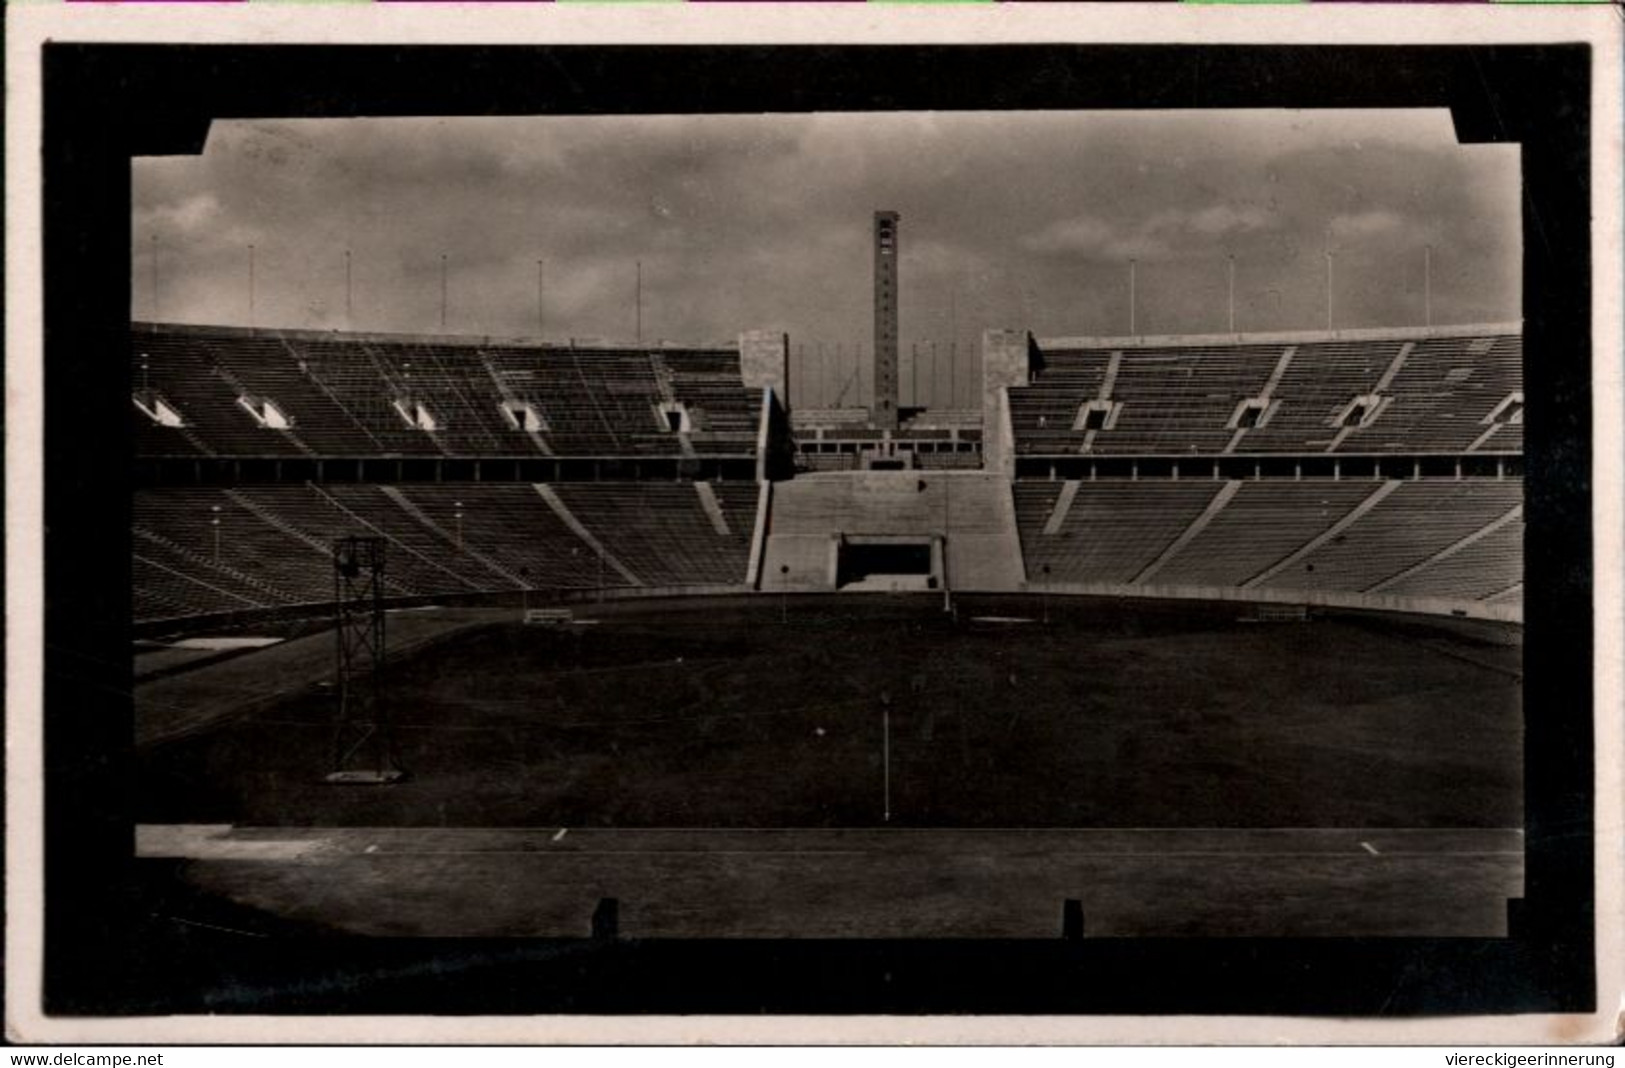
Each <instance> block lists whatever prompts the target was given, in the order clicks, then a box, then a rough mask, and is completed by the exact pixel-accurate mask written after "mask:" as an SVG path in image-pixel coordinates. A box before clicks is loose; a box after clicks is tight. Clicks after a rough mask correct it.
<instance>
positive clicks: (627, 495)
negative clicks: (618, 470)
mask: <svg viewBox="0 0 1625 1068" xmlns="http://www.w3.org/2000/svg"><path fill="white" fill-rule="evenodd" d="M543 490H545V491H547V493H546V494H544V493H543V492H541V491H543ZM759 492H760V491H759V488H758V487H757V485H756V484H755V483H748V484H746V483H741V484H703V485H697V484H694V483H672V484H651V483H637V482H625V483H581V484H572V483H554V484H552V485H549V486H537V485H533V484H531V483H525V482H510V483H502V482H490V483H474V482H465V483H412V484H405V485H395V486H379V485H367V484H363V485H343V484H339V485H316V484H294V485H254V486H242V487H235V488H231V489H222V488H163V489H150V490H142V491H140V492H138V493H137V494H136V495H135V508H134V554H133V555H134V557H135V564H134V572H133V590H134V602H135V610H136V613H137V614H136V619H137V620H151V619H178V618H183V617H185V616H195V615H206V614H211V613H220V612H240V611H245V610H250V609H259V608H281V607H287V606H290V605H300V604H321V603H325V602H327V601H330V600H331V599H332V597H333V592H334V587H333V572H332V558H331V546H332V543H333V541H334V540H335V539H337V538H339V537H341V536H344V535H349V534H358V535H372V536H381V537H383V538H385V539H386V546H385V549H386V556H387V561H388V563H387V569H386V589H385V592H386V595H387V596H390V597H429V596H446V595H462V594H471V593H501V592H517V591H520V590H525V589H530V590H540V591H551V592H555V593H569V592H571V591H578V592H580V591H589V590H593V589H595V588H599V587H600V586H602V587H604V588H614V587H649V588H665V587H684V586H705V587H726V586H735V587H737V586H742V585H743V583H744V581H745V574H746V570H747V566H748V563H749V554H750V546H751V541H752V536H753V534H754V531H755V524H756V507H757V505H756V497H757V494H758V493H759ZM548 495H551V496H553V497H554V498H555V499H557V500H559V501H561V502H564V507H565V509H566V510H567V514H561V512H560V511H559V509H557V508H555V507H553V506H552V505H550V503H549V501H548V499H547V498H548ZM707 496H709V498H710V501H711V502H712V504H713V505H714V508H713V507H711V506H710V505H708V503H707V501H706V499H705V498H706V497H707ZM215 508H219V512H216V511H215V510H214V509H215ZM217 516H218V518H219V519H220V524H219V527H218V530H219V549H218V553H217V552H216V549H215V530H216V527H215V526H214V524H213V520H214V519H215V518H216V517H217ZM724 528H725V529H726V533H724ZM600 547H602V548H603V549H604V551H605V553H606V554H607V561H606V564H605V565H604V566H603V567H600V563H599V559H598V558H599V548H600ZM623 561H624V562H623ZM623 568H624V570H623Z"/></svg>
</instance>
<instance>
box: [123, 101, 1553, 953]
mask: <svg viewBox="0 0 1625 1068" xmlns="http://www.w3.org/2000/svg"><path fill="white" fill-rule="evenodd" d="M1011 158H1019V159H1021V160H1023V163H1024V166H1023V167H1022V168H1021V170H1020V171H1019V173H1017V174H1015V175H1012V176H1010V177H1008V178H1006V179H1004V180H1001V181H997V182H989V181H987V180H986V176H987V175H988V174H990V173H996V172H997V168H998V163H999V161H1000V160H1004V159H1011ZM403 161H409V163H408V165H406V166H404V167H403V165H402V162H403ZM134 168H135V169H134V172H133V178H132V181H133V189H132V197H133V199H132V239H133V240H132V246H133V252H134V258H133V259H132V262H131V277H132V279H134V280H135V285H134V286H133V291H132V300H133V307H132V323H131V327H130V337H129V350H130V373H131V376H132V379H133V380H134V389H133V391H132V395H131V409H132V410H131V413H130V414H131V418H132V421H133V422H134V423H135V433H134V435H133V436H134V443H135V450H134V451H135V462H136V465H137V469H138V474H137V479H136V487H135V494H134V501H133V515H132V527H131V529H132V533H133V535H134V540H133V543H132V547H131V562H132V572H131V582H132V585H131V595H132V608H133V613H134V622H135V626H136V631H137V635H138V639H137V644H136V645H135V647H134V652H133V656H134V660H135V679H136V686H135V716H136V744H137V780H136V785H137V795H138V801H137V804H138V805H139V806H140V807H139V808H138V813H139V821H138V827H137V839H136V844H137V853H138V855H139V856H142V857H173V858H180V859H184V860H186V861H188V862H189V863H188V864H187V865H186V866H185V867H184V868H183V869H181V870H180V871H179V873H178V876H177V877H178V879H179V880H180V882H181V883H182V884H183V885H184V886H185V887H186V888H187V889H188V890H189V891H192V892H195V893H196V895H197V896H196V897H195V898H194V899H193V900H192V902H191V907H192V908H194V909H196V910H198V911H197V912H196V914H193V915H187V914H184V913H179V912H178V913H177V914H176V916H175V917H174V919H175V921H176V922H183V923H188V924H208V925H209V926H210V929H218V930H221V931H232V930H237V929H238V927H239V926H242V927H244V928H245V931H244V933H250V932H253V931H255V930H257V929H258V928H260V927H262V926H263V927H265V928H266V931H265V932H264V933H271V932H273V931H275V930H277V928H278V927H279V926H280V925H282V924H293V925H295V926H296V927H297V928H299V929H303V928H304V927H306V926H314V927H317V928H328V929H333V930H338V931H346V932H352V933H364V934H373V935H401V934H408V935H426V936H447V935H469V934H482V935H495V936H503V937H508V936H527V937H528V936H536V935H545V936H554V937H560V936H568V935H581V934H585V933H587V932H588V931H589V930H598V929H603V930H613V931H616V932H618V933H620V934H624V935H626V936H628V937H665V938H685V937H708V936H742V937H781V938H797V937H905V938H915V937H961V938H963V937H987V936H1003V937H1029V938H1030V937H1040V936H1055V937H1059V936H1060V935H1061V934H1062V933H1063V929H1065V931H1066V932H1069V933H1072V934H1073V935H1082V934H1085V933H1088V934H1101V935H1136V936H1138V935H1183V934H1195V935H1231V934H1261V935H1288V934H1336V935H1361V934H1371V935H1394V934H1417V935H1446V934H1449V935H1476V936H1499V935H1504V934H1505V931H1506V922H1507V902H1508V901H1509V900H1511V899H1516V898H1518V897H1520V896H1521V893H1522V855H1523V843H1522V840H1521V834H1522V830H1521V827H1522V822H1523V821H1522V816H1523V806H1522V776H1521V749H1522V739H1521V729H1520V714H1521V699H1520V692H1519V683H1520V681H1521V679H1522V644H1523V643H1522V627H1521V624H1522V618H1523V616H1522V609H1523V535H1524V520H1523V512H1524V492H1523V474H1524V469H1523V412H1524V390H1523V384H1524V383H1523V375H1522V356H1523V347H1522V332H1521V329H1520V324H1519V320H1520V318H1521V315H1520V312H1521V308H1520V302H1519V281H1520V277H1519V270H1518V266H1519V262H1520V243H1521V234H1520V228H1519V216H1518V189H1519V185H1518V171H1517V153H1516V148H1515V147H1514V146H1505V145H1489V146H1482V145H1468V146H1462V145H1459V144H1458V143H1457V140H1456V137H1455V133H1454V131H1453V130H1452V129H1451V126H1450V122H1449V116H1448V114H1447V113H1444V112H1442V111H1412V112H1405V113H1400V114H1397V115H1395V114H1385V113H1382V112H1342V111H1324V112H1315V113H1310V112H1303V111H1294V110H1281V111H1249V112H1207V113H1203V114H1201V115H1200V116H1191V115H1182V114H1179V113H1169V112H1149V113H1136V114H1133V115H1112V116H1101V115H1091V114H1089V113H1082V112H1042V113H1035V112H1009V113H1002V114H990V113H948V114H944V113H933V112H889V113H881V114H828V113H814V114H811V115H806V116H748V117H736V116H711V115H705V116H649V117H644V116H612V117H597V116H591V117H563V118H548V119H542V120H529V119H496V120H479V119H449V120H409V119H403V120H394V119H379V120H373V119H364V118H357V119H344V120H336V121H321V120H312V121H307V122H298V121H291V122H241V123H224V122H222V123H217V124H216V125H215V126H214V127H213V128H212V129H211V131H210V137H209V141H208V144H207V145H206V147H205V150H204V152H203V153H202V154H201V156H197V157H166V158H159V159H150V158H149V159H137V160H136V161H135V162H134ZM1435 261H1436V262H1435ZM549 267H551V268H552V270H551V272H549V270H548V268H549ZM1435 273H1436V274H1437V278H1435V277H1434V275H1435ZM549 274H551V279H550V278H549ZM549 281H551V283H552V284H551V285H549V284H548V283H549ZM358 282H359V287H358V285H357V283H358ZM143 311H145V313H146V314H142V312H143ZM1007 323H1019V324H1023V326H1022V328H1018V329H1008V328H1005V327H1004V326H1003V325H1002V324H1007ZM760 324H766V325H767V326H768V327H769V329H760V328H758V327H759V325H760ZM381 885H383V886H389V887H393V888H399V890H400V891H402V893H400V894H399V896H397V895H395V894H390V895H384V896H381V895H380V894H379V893H378V890H379V887H380V886H381ZM237 910H243V911H244V915H243V916H242V917H241V918H240V919H239V920H238V921H235V922H234V921H233V920H232V918H231V917H232V916H233V915H235V914H236V912H237ZM595 925H596V926H595Z"/></svg>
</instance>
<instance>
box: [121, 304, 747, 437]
mask: <svg viewBox="0 0 1625 1068" xmlns="http://www.w3.org/2000/svg"><path fill="white" fill-rule="evenodd" d="M130 353H131V360H132V368H131V373H132V382H133V383H134V384H135V394H136V395H135V397H134V398H133V399H134V400H135V401H136V409H135V411H134V412H133V415H132V417H133V418H134V420H135V426H136V431H135V433H136V447H137V451H138V453H139V454H140V455H142V456H149V457H165V456H198V455H204V456H240V457H267V456H271V457H274V456H290V457H297V456H425V457H436V456H453V457H512V456H533V457H534V456H609V457H639V456H669V457H679V456H707V455H710V456H749V455H752V454H753V453H754V452H755V449H756V439H757V430H758V424H759V422H760V419H761V408H762V402H761V395H760V393H759V392H758V391H754V390H749V389H746V388H745V386H744V385H743V384H742V382H741V380H740V372H739V355H738V353H737V351H733V350H727V349H717V350H707V349H663V348H606V347H577V346H558V345H540V344H530V345H517V344H507V343H497V342H492V341H488V340H486V339H475V338H449V337H448V338H408V337H396V336H387V335H365V334H320V333H315V332H311V331H270V330H263V331H251V330H242V329H234V328H225V327H191V326H174V325H163V324H147V323H137V324H134V325H133V326H132V327H131V332H130ZM158 401H161V402H163V404H164V405H165V406H166V407H167V408H168V409H169V411H170V412H172V413H174V415H175V416H177V417H178V420H179V423H178V425H168V423H167V422H166V421H164V420H161V419H158V418H155V417H154V414H153V411H154V407H155V403H156V402H158ZM267 404H269V405H270V406H271V409H272V410H273V411H274V415H273V417H272V422H273V423H275V424H276V425H275V426H267V425H266V421H265V420H264V418H263V414H264V413H265V411H266V408H265V406H266V405H267ZM256 412H259V413H260V415H259V416H257V415H256V414H255V413H256Z"/></svg>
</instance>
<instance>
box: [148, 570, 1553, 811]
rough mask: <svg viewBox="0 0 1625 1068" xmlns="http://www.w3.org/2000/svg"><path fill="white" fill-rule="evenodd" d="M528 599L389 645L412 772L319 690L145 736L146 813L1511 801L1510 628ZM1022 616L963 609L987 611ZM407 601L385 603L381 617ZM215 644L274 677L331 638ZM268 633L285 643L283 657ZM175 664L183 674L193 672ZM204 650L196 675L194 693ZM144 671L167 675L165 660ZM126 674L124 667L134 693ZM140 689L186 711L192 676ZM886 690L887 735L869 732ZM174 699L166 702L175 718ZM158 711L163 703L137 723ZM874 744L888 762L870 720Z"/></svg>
mask: <svg viewBox="0 0 1625 1068" xmlns="http://www.w3.org/2000/svg"><path fill="white" fill-rule="evenodd" d="M577 611H578V615H583V616H585V615H588V614H591V615H592V617H593V618H594V619H596V620H597V622H596V623H594V624H592V625H584V626H575V627H570V628H564V629H554V628H548V627H538V626H532V627H526V626H524V625H523V624H521V623H519V622H518V621H517V618H516V617H517V615H518V613H517V612H512V611H510V612H495V611H493V612H490V613H488V614H485V615H477V614H471V613H465V615H466V616H468V618H469V622H468V625H466V626H463V627H462V628H461V629H455V628H454V629H451V630H450V631H449V632H448V634H447V636H445V637H442V638H439V639H438V640H436V641H434V642H432V643H429V644H426V645H424V646H422V647H421V648H418V649H417V650H416V651H413V652H410V653H408V654H407V655H405V656H404V657H403V658H401V659H400V660H398V661H397V662H394V663H393V664H392V665H391V668H390V671H389V683H388V685H389V695H390V703H391V707H392V709H393V713H394V718H395V723H396V726H395V732H396V737H397V740H398V745H399V750H400V754H401V760H402V763H403V764H404V766H405V767H406V768H407V770H408V771H409V772H410V776H411V777H410V778H409V779H408V780H407V781H406V782H404V783H401V784H399V785H395V786H391V787H385V788H358V787H335V786H328V785H324V784H322V783H321V776H322V774H323V773H324V772H325V771H326V770H327V765H326V761H327V746H328V742H329V738H330V732H331V728H330V723H331V719H332V716H333V711H334V708H333V705H334V702H333V697H332V694H331V691H330V689H328V688H325V687H323V686H322V685H321V684H320V682H319V681H318V682H317V683H316V684H314V685H311V684H304V683H301V684H299V685H297V686H295V687H294V688H293V689H292V690H291V691H290V692H287V693H286V694H285V695H284V696H282V697H280V698H276V699H262V700H259V701H257V702H250V710H249V711H248V712H246V713H244V714H241V715H238V716H235V717H230V718H228V719H227V720H226V721H225V722H222V723H219V724H217V725H215V726H213V727H212V728H210V729H204V730H194V731H193V732H192V733H191V734H189V735H187V736H185V737H181V738H176V739H175V740H171V741H166V742H163V743H161V744H152V745H148V746H145V747H144V748H143V750H142V756H141V774H140V783H139V793H140V797H139V802H138V812H139V819H140V821H141V822H143V823H152V824H175V823H221V824H226V823H229V824H237V825H247V826H268V827H269V826H326V827H391V826H393V827H422V826H446V827H552V826H561V827H563V826H568V827H579V828H593V827H603V828H639V827H733V828H777V827H847V828H860V827H874V826H882V825H885V824H886V823H887V822H888V821H887V820H886V812H885V797H886V795H885V787H886V779H887V771H888V767H887V765H888V764H889V780H890V809H891V811H890V820H889V823H890V824H891V825H894V826H913V827H965V828H1006V827H1032V828H1042V827H1069V828H1085V827H1181V828H1204V827H1206V828H1247V827H1296V828H1319V827H1327V828H1330V827H1366V828H1372V827H1377V828H1380V827H1394V828H1399V827H1403V828H1425V827H1441V828H1506V827H1515V826H1518V825H1519V824H1520V823H1521V822H1522V805H1521V780H1520V772H1521V749H1522V708H1521V687H1520V681H1519V671H1520V664H1521V631H1520V630H1519V629H1518V628H1516V627H1511V626H1501V625H1496V624H1486V623H1469V622H1467V621H1457V620H1420V619H1415V618H1400V617H1382V616H1377V615H1359V614H1345V615H1336V616H1328V617H1325V618H1319V619H1315V620H1313V621H1311V622H1307V623H1293V624H1260V623H1249V622H1242V621H1240V620H1238V618H1237V617H1238V615H1240V614H1242V610H1241V609H1239V608H1238V607H1237V606H1234V605H1230V606H1223V605H1214V606H1204V605H1191V604H1185V603H1153V602H1122V601H1097V600H1076V599H1062V598H1052V599H1050V602H1049V604H1048V606H1047V611H1048V615H1049V621H1048V622H1047V623H1046V622H1044V621H1043V616H1044V614H1045V611H1046V606H1045V605H1044V604H1043V602H1041V601H1040V600H1039V599H1037V598H1023V597H998V598H992V597H989V598H975V597H968V596H967V597H961V598H959V599H958V616H957V619H950V618H949V617H948V616H946V615H944V614H943V612H942V610H941V602H940V599H938V598H935V597H930V596H922V597H817V598H805V599H792V600H790V601H789V602H788V608H787V620H788V621H787V622H781V612H785V611H786V607H785V604H784V603H783V602H780V601H779V600H777V599H775V598H756V599H743V598H741V599H732V600H725V601H715V602H694V601H689V602H666V603H659V604H654V603H648V604H619V605H616V604H611V605H605V606H602V607H601V608H598V609H593V610H591V612H590V613H589V612H588V611H587V610H584V609H578V610H577ZM989 615H996V616H1003V617H1015V618H1021V619H1026V620H1029V621H1028V622H1020V623H1013V622H1005V623H996V622H978V621H977V619H976V617H979V616H989ZM392 625H393V623H392ZM262 655H264V654H261V653H250V654H246V655H243V656H238V657H234V658H232V659H231V660H230V661H228V662H226V663H224V664H220V665H211V666H205V667H201V668H198V669H197V672H198V673H206V672H212V671H227V670H229V671H231V672H232V673H233V674H232V678H233V680H234V681H233V683H232V685H233V686H234V687H237V690H238V691H241V690H242V689H243V688H244V687H252V686H253V685H259V686H261V687H262V688H264V689H265V690H266V692H267V693H271V694H274V693H275V692H276V691H277V690H278V689H279V688H281V687H282V686H284V685H286V682H285V680H286V679H290V678H291V679H299V678H301V677H302V676H300V674H299V671H298V670H295V668H297V667H298V665H291V664H290V658H291V657H294V656H296V655H302V656H304V657H305V658H306V659H308V660H309V661H310V663H309V664H305V665H303V669H304V670H305V672H306V673H307V675H308V676H309V677H310V678H313V679H319V677H320V676H321V675H322V673H323V670H324V669H322V668H321V667H320V665H321V664H323V663H327V664H330V658H331V655H332V654H331V650H330V647H329V646H328V645H327V644H326V643H325V642H324V641H321V640H314V641H311V642H310V643H309V647H308V652H305V653H303V654H300V653H298V652H297V650H293V651H290V649H289V648H288V647H286V646H284V647H281V649H280V651H279V652H278V653H277V654H276V655H277V656H279V657H281V659H280V660H279V661H277V664H278V666H277V668H276V670H275V671H274V672H273V671H267V672H263V673H262V674H263V675H268V676H270V677H266V678H262V679H259V680H257V681H256V679H255V668H254V665H255V663H256V659H255V658H256V657H259V656H262ZM267 662H269V661H267ZM185 678H186V676H182V677H181V679H185ZM206 680H207V676H205V675H201V674H199V675H198V676H197V678H196V679H194V680H192V682H191V684H190V685H191V690H190V691H185V690H183V688H181V687H180V686H179V682H180V680H177V679H171V680H165V681H166V682H169V683H171V684H174V685H175V689H174V690H173V692H174V693H184V692H193V693H197V694H201V695H204V696H202V697H200V698H198V700H208V699H210V698H208V697H207V695H208V694H209V693H210V691H209V689H208V687H207V686H206V685H202V684H201V682H206ZM154 685H157V684H154ZM139 700H140V691H139V690H138V702H139ZM172 701H174V702H178V703H174V704H171V705H168V706H163V707H161V708H160V709H159V710H158V711H157V712H155V713H152V714H153V715H157V716H159V717H163V716H174V717H179V718H182V719H185V720H186V721H187V722H189V723H195V722H198V721H199V719H200V717H201V718H205V719H206V718H207V716H208V714H209V709H208V708H206V707H199V708H186V707H183V706H184V703H185V698H184V696H183V697H180V698H172ZM883 719H889V728H890V729H889V744H888V739H886V738H883ZM160 726H161V725H160ZM146 733H150V734H152V735H153V736H157V737H161V736H163V735H164V733H165V732H164V731H162V730H161V729H159V730H152V731H147V732H146ZM888 748H889V761H887V760H884V759H883V749H888Z"/></svg>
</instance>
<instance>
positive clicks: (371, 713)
mask: <svg viewBox="0 0 1625 1068" xmlns="http://www.w3.org/2000/svg"><path fill="white" fill-rule="evenodd" d="M333 604H334V608H333V613H334V620H333V621H334V639H335V644H336V652H337V676H336V678H335V685H336V686H337V688H338V717H337V720H336V722H335V724H334V727H333V753H332V766H331V768H330V769H329V771H328V773H327V781H328V782H332V783H358V784H382V783H392V782H398V781H400V780H401V779H403V778H405V775H406V773H405V772H404V771H402V770H401V768H400V765H399V763H398V762H397V760H396V756H395V738H394V734H393V733H392V732H391V730H390V724H389V710H388V706H387V704H386V703H385V700H384V687H383V671H384V539H383V538H378V537H357V536H349V537H343V538H340V539H338V540H337V541H336V542H334V543H333Z"/></svg>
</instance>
